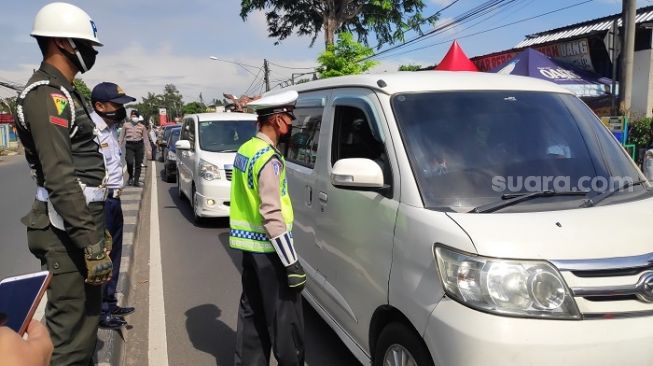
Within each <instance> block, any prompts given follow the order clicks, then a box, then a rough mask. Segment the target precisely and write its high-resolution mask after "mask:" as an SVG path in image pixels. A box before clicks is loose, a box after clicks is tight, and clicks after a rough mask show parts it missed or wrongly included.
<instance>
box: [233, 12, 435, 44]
mask: <svg viewBox="0 0 653 366" xmlns="http://www.w3.org/2000/svg"><path fill="white" fill-rule="evenodd" d="M240 6H241V8H240V16H241V18H243V20H246V19H247V15H249V14H250V13H252V12H254V11H257V10H263V11H265V15H266V18H267V23H268V32H269V35H270V37H272V38H276V39H277V41H276V42H275V43H276V44H278V43H279V42H280V41H282V40H284V39H286V38H287V37H288V36H290V35H291V34H292V33H293V31H296V32H297V34H299V35H301V36H312V40H311V46H312V45H313V44H314V43H315V39H316V38H317V36H318V34H320V32H321V31H324V41H325V42H324V43H325V45H326V46H329V45H332V44H333V43H334V39H335V34H336V33H340V32H343V31H348V32H354V33H356V35H357V37H358V40H359V41H361V42H363V43H365V44H367V43H368V42H367V38H368V35H369V34H374V35H375V36H376V39H377V40H378V43H379V45H378V46H379V47H380V46H381V45H382V44H384V43H394V41H403V40H404V33H405V32H406V31H409V30H413V31H416V32H418V33H420V34H421V33H422V31H421V26H422V25H424V24H427V23H428V24H430V25H433V24H435V21H436V20H437V18H438V14H434V15H432V16H430V17H426V18H424V17H423V16H422V10H423V9H424V6H425V2H424V1H423V0H241V3H240Z"/></svg>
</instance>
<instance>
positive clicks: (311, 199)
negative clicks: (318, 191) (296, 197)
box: [306, 186, 313, 206]
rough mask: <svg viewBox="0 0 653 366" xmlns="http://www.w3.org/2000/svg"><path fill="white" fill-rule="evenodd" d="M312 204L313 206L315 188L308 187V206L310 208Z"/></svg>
mask: <svg viewBox="0 0 653 366" xmlns="http://www.w3.org/2000/svg"><path fill="white" fill-rule="evenodd" d="M311 204H313V188H311V186H306V205H307V206H310V205H311Z"/></svg>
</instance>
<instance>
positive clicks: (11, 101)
mask: <svg viewBox="0 0 653 366" xmlns="http://www.w3.org/2000/svg"><path fill="white" fill-rule="evenodd" d="M17 99H18V98H17V97H9V98H0V112H5V113H9V114H11V115H16V107H17V103H16V100H17Z"/></svg>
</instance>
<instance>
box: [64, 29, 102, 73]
mask: <svg viewBox="0 0 653 366" xmlns="http://www.w3.org/2000/svg"><path fill="white" fill-rule="evenodd" d="M68 43H70V45H71V46H72V47H73V48H74V49H75V52H74V53H70V52H68V51H66V49H64V48H62V47H59V49H60V50H61V51H62V52H63V54H64V55H66V57H67V58H68V59H69V60H70V62H72V63H73V64H74V65H75V66H76V67H77V69H78V70H79V71H80V72H81V73H82V74H83V73H85V72H87V71H88V70H90V69H91V68H92V67H93V65H95V56H97V54H98V52H97V51H96V50H95V49H93V46H91V45H90V44H88V43H86V42H83V41H74V40H72V39H71V38H68Z"/></svg>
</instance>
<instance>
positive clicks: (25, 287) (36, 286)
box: [0, 271, 52, 336]
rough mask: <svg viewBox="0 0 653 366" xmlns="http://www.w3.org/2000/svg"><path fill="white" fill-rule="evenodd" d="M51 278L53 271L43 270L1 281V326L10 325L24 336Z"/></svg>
mask: <svg viewBox="0 0 653 366" xmlns="http://www.w3.org/2000/svg"><path fill="white" fill-rule="evenodd" d="M51 278H52V273H50V272H48V271H42V272H36V273H30V274H26V275H21V276H15V277H9V278H5V279H4V280H2V281H0V326H3V325H4V326H8V327H9V328H11V329H13V330H14V331H15V332H17V333H18V334H20V335H21V336H22V335H23V333H25V330H26V329H27V326H28V325H29V322H30V320H32V317H33V316H34V312H35V311H36V308H37V307H38V306H39V303H40V302H41V298H42V297H43V294H44V293H45V290H46V289H47V288H48V285H49V284H50V279H51Z"/></svg>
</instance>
